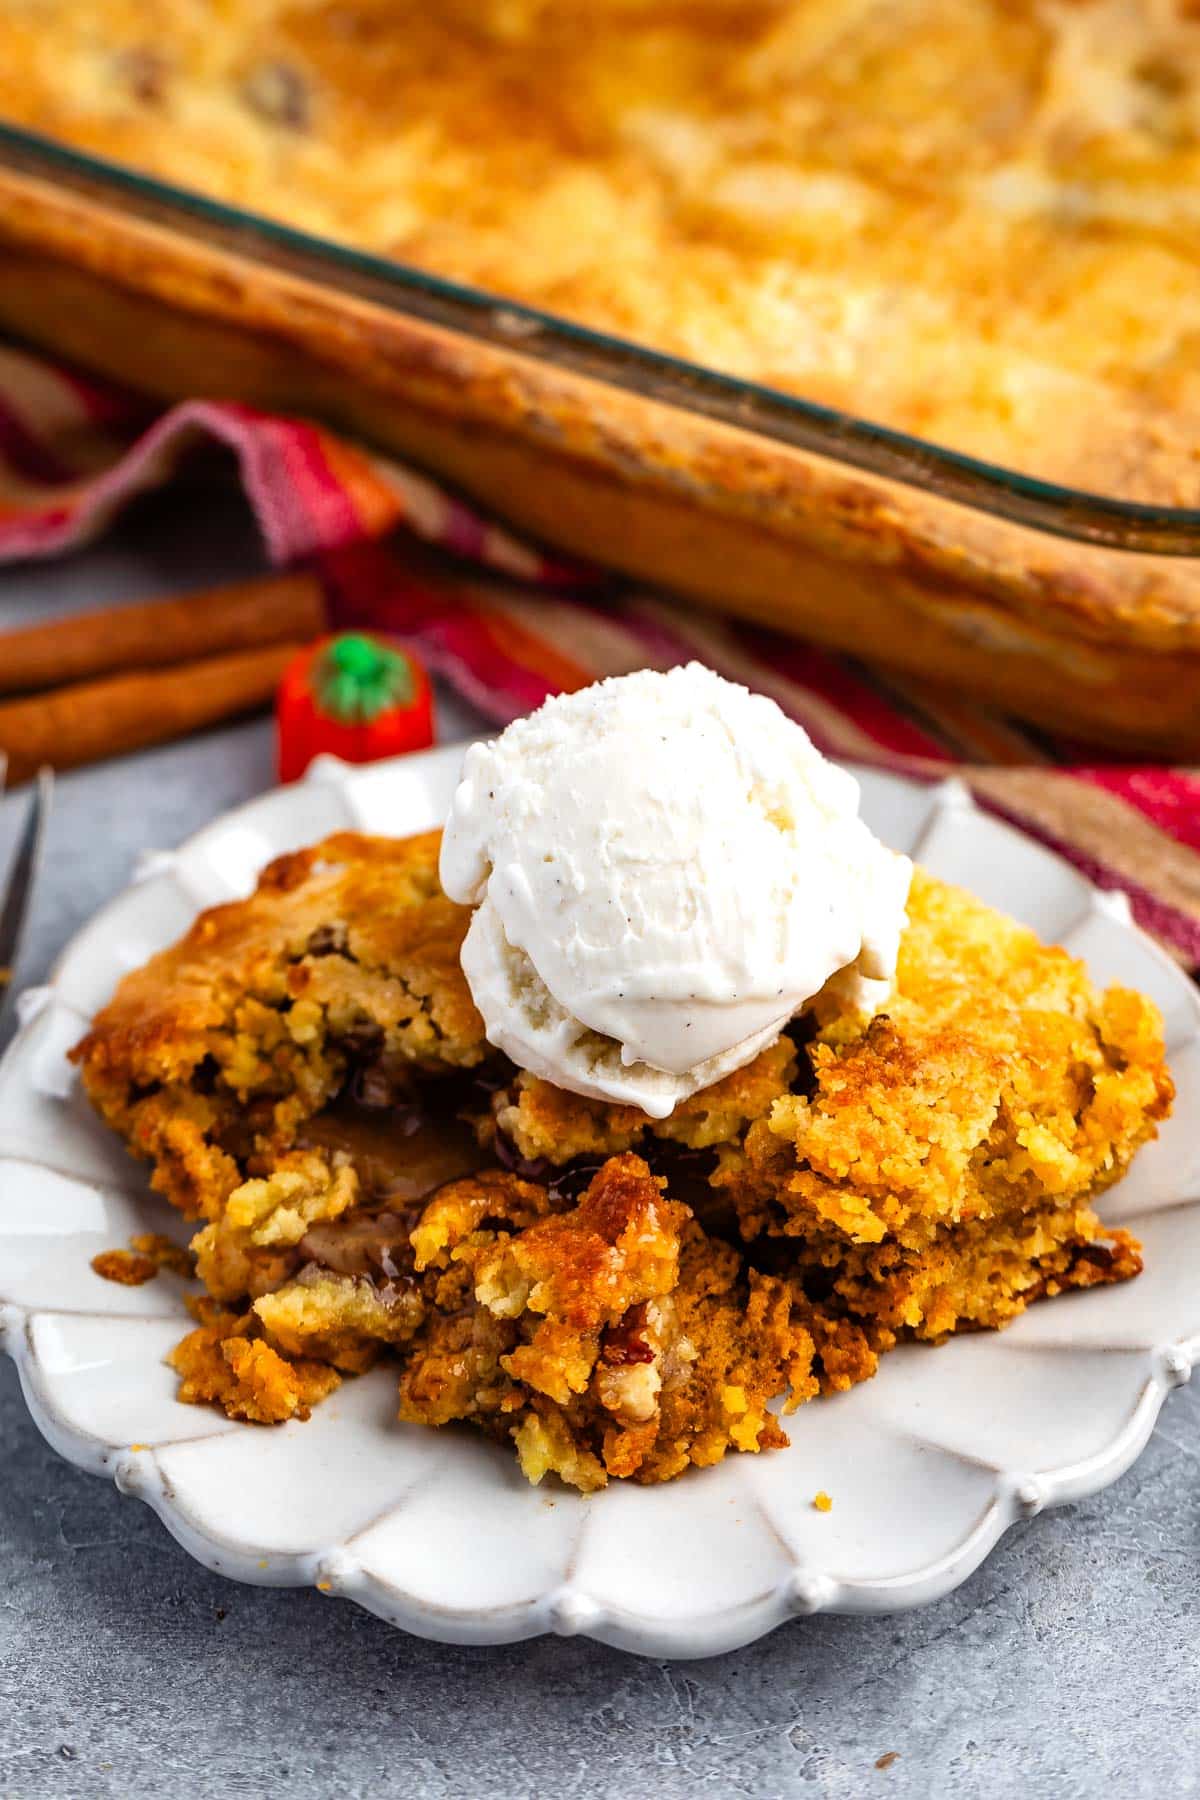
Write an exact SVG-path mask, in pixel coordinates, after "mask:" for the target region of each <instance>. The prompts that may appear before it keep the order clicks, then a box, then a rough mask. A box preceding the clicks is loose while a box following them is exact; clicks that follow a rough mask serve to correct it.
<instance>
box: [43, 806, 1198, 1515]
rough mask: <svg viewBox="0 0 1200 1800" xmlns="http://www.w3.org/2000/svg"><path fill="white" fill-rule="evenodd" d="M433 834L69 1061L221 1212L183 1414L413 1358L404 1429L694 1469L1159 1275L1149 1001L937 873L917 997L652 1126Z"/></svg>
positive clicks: (1161, 1080) (307, 1391) (209, 1249)
mask: <svg viewBox="0 0 1200 1800" xmlns="http://www.w3.org/2000/svg"><path fill="white" fill-rule="evenodd" d="M438 850H439V838H438V834H436V833H433V834H427V835H425V836H420V837H415V838H409V839H405V840H391V839H384V838H376V837H365V836H360V835H356V834H351V833H343V834H340V835H338V836H335V837H332V838H329V839H327V840H326V841H325V842H324V843H321V844H318V845H316V846H314V847H313V848H311V849H308V850H304V851H300V852H298V853H295V854H291V855H287V856H284V857H281V858H279V859H278V860H277V861H276V862H274V863H273V864H272V865H271V866H270V867H269V868H268V869H267V870H265V871H264V873H263V875H262V877H261V879H260V881H259V884H258V888H257V890H256V892H255V893H254V894H253V895H251V896H250V897H249V898H248V899H245V900H239V901H235V902H233V903H231V904H228V905H225V906H220V907H217V908H214V909H213V910H211V911H209V912H206V913H204V914H202V915H201V917H200V918H199V919H198V920H197V921H196V923H195V924H194V925H193V927H192V928H191V930H190V931H189V932H188V934H187V935H186V936H185V937H184V938H183V939H182V940H181V941H180V942H179V943H178V944H176V945H175V946H174V947H173V948H171V949H168V950H166V951H164V952H162V953H161V954H159V955H158V956H156V957H154V958H153V959H152V960H151V961H150V962H149V963H148V964H147V965H146V966H145V967H144V968H141V969H139V970H137V971H135V972H134V973H132V974H130V975H127V976H126V977H125V979H124V980H123V981H122V983H121V984H120V986H119V988H118V990H117V993H116V996H115V998H114V999H113V1000H112V1002H111V1003H110V1004H109V1005H108V1006H107V1007H106V1008H105V1009H104V1010H103V1011H102V1012H101V1013H100V1015H99V1016H98V1017H97V1019H96V1020H95V1023H94V1025H93V1027H92V1029H91V1031H90V1032H89V1034H88V1035H87V1037H86V1038H85V1039H84V1040H83V1042H82V1043H81V1044H80V1045H79V1046H78V1048H77V1049H76V1051H75V1052H74V1055H75V1059H76V1060H77V1062H78V1063H79V1065H80V1067H81V1070H82V1074H83V1080H84V1084H85V1086H86V1088H87V1091H88V1093H89V1095H90V1096H91V1099H92V1101H93V1102H94V1104H95V1105H96V1107H97V1108H98V1110H99V1112H100V1113H101V1115H102V1116H103V1117H104V1118H105V1119H106V1120H107V1121H108V1123H109V1124H110V1125H112V1126H113V1127H114V1128H115V1129H116V1130H117V1131H118V1132H119V1133H120V1134H121V1136H122V1137H123V1138H124V1139H125V1141H126V1142H127V1144H128V1145H129V1147H130V1149H131V1150H132V1151H133V1152H134V1154H135V1155H137V1156H139V1157H142V1158H144V1159H146V1160H147V1161H148V1162H149V1163H150V1164H151V1166H152V1171H153V1173H152V1181H153V1184H154V1186H155V1187H156V1188H157V1189H158V1190H159V1192H160V1193H162V1194H163V1195H164V1196H165V1197H166V1198H167V1199H168V1200H169V1201H170V1202H171V1203H172V1204H173V1205H174V1206H176V1207H178V1208H179V1209H180V1210H181V1211H182V1212H183V1213H184V1214H185V1215H186V1216H187V1217H188V1218H190V1219H192V1220H194V1221H195V1223H196V1227H197V1230H196V1235H195V1237H194V1239H193V1250H194V1254H195V1263H196V1270H197V1273H198V1275H199V1277H200V1280H201V1281H202V1283H203V1284H204V1288H205V1290H206V1293H205V1295H204V1297H203V1298H201V1299H199V1300H198V1301H196V1302H194V1303H193V1306H194V1312H195V1318H196V1322H195V1327H194V1329H193V1330H192V1331H191V1332H190V1333H189V1334H188V1335H187V1336H186V1337H185V1338H184V1339H183V1341H182V1342H181V1343H180V1345H179V1346H178V1348H177V1349H176V1350H175V1352H174V1354H173V1358H172V1360H173V1364H174V1367H175V1369H176V1370H177V1371H178V1375H179V1381H180V1394H181V1397H182V1398H184V1399H186V1400H193V1401H199V1402H212V1403H214V1404H216V1405H218V1406H220V1407H222V1408H223V1409H224V1410H225V1411H226V1412H227V1413H228V1414H229V1415H230V1416H232V1417H235V1418H241V1419H246V1420H254V1421H259V1422H263V1423H270V1422H275V1421H280V1420H286V1419H289V1418H303V1417H305V1416H306V1415H307V1414H308V1412H309V1410H310V1408H311V1407H312V1406H314V1405H315V1404H316V1403H317V1402H318V1401H320V1400H321V1399H322V1398H324V1397H325V1396H326V1395H327V1394H328V1393H329V1392H330V1391H331V1390H332V1389H334V1388H336V1387H337V1385H338V1383H339V1382H340V1381H341V1380H342V1379H343V1377H345V1376H353V1375H354V1374H357V1373H358V1372H360V1371H362V1370H364V1369H366V1368H367V1367H368V1366H369V1365H370V1364H372V1363H374V1362H375V1361H376V1360H377V1359H379V1358H381V1357H382V1358H386V1359H388V1360H389V1361H390V1362H391V1363H392V1364H393V1365H394V1367H395V1368H396V1370H397V1378H398V1383H399V1413H400V1417H401V1419H403V1420H406V1421H410V1422H413V1423H417V1424H423V1425H429V1426H443V1425H448V1424H451V1423H453V1422H455V1421H466V1422H468V1423H470V1424H473V1425H475V1426H477V1427H478V1428H480V1429H481V1430H483V1431H484V1432H486V1433H487V1434H488V1435H489V1436H491V1437H494V1438H496V1439H499V1440H502V1441H504V1442H506V1443H511V1444H512V1446H513V1447H514V1448H515V1450H516V1453H517V1455H518V1456H519V1458H520V1461H521V1466H522V1468H523V1469H524V1471H525V1473H526V1474H527V1475H528V1476H529V1477H530V1479H531V1480H534V1481H537V1480H540V1479H541V1478H542V1477H543V1476H544V1475H546V1474H547V1473H549V1472H554V1473H556V1474H557V1475H559V1476H560V1477H561V1478H562V1479H563V1480H564V1481H566V1482H568V1483H570V1484H571V1485H573V1486H574V1487H576V1488H579V1489H583V1490H590V1489H595V1488H598V1487H601V1486H603V1485H604V1483H605V1482H606V1481H608V1480H610V1479H612V1478H614V1477H623V1476H624V1477H632V1478H633V1479H635V1480H637V1481H642V1482H655V1481H664V1480H668V1479H670V1478H672V1477H673V1476H675V1475H678V1474H680V1473H681V1472H683V1471H684V1470H686V1469H687V1468H688V1467H689V1466H690V1465H693V1464H694V1465H700V1466H704V1465H709V1464H712V1463H715V1462H717V1461H718V1460H719V1459H720V1458H721V1457H723V1456H724V1455H725V1454H726V1452H728V1451H749V1452H754V1451H759V1450H768V1449H771V1448H773V1447H775V1446H778V1445H782V1444H784V1443H786V1442H787V1437H786V1431H785V1426H784V1423H783V1422H782V1418H783V1417H786V1415H787V1414H788V1413H789V1412H791V1411H792V1410H793V1409H794V1408H795V1407H797V1406H799V1405H800V1404H801V1403H802V1402H805V1401H808V1400H810V1399H813V1398H815V1397H817V1396H818V1395H820V1394H825V1393H830V1392H836V1391H838V1390H842V1389H846V1388H849V1387H851V1386H853V1385H854V1384H855V1383H857V1382H859V1381H862V1380H864V1379H866V1378H867V1377H869V1376H870V1375H871V1374H872V1373H873V1371H874V1370H875V1368H876V1365H877V1361H878V1358H879V1357H880V1356H881V1355H882V1354H883V1353H885V1352H886V1351H887V1350H889V1349H891V1348H892V1347H893V1346H894V1345H895V1344H897V1343H898V1342H900V1341H902V1340H904V1339H927V1340H930V1341H931V1342H933V1343H937V1342H940V1341H941V1340H943V1339H945V1338H946V1337H947V1336H949V1335H950V1334H952V1333H954V1332H956V1331H962V1330H969V1329H976V1328H979V1327H992V1326H1003V1325H1004V1324H1006V1323H1007V1322H1008V1321H1009V1320H1010V1319H1011V1318H1013V1316H1014V1315H1015V1314H1017V1313H1019V1312H1020V1311H1021V1310H1022V1309H1023V1308H1024V1307H1026V1306H1027V1305H1029V1304H1030V1303H1031V1302H1033V1301H1037V1300H1041V1299H1043V1298H1044V1297H1047V1296H1053V1295H1057V1294H1061V1293H1063V1292H1064V1291H1066V1290H1068V1289H1071V1288H1082V1287H1092V1286H1095V1285H1098V1284H1103V1283H1108V1282H1116V1281H1124V1280H1126V1279H1128V1278H1130V1277H1131V1276H1134V1275H1136V1274H1137V1273H1138V1270H1139V1268H1140V1266H1141V1265H1140V1259H1139V1254H1138V1247H1137V1245H1136V1243H1135V1242H1134V1241H1133V1240H1132V1238H1131V1237H1130V1236H1129V1234H1128V1233H1127V1232H1125V1231H1121V1230H1113V1229H1108V1228H1106V1227H1104V1226H1103V1225H1102V1224H1101V1223H1100V1222H1099V1220H1098V1219H1097V1216H1096V1213H1095V1211H1094V1210H1093V1202H1094V1201H1095V1198H1096V1196H1097V1195H1098V1194H1099V1193H1100V1192H1101V1191H1102V1190H1103V1189H1104V1188H1106V1187H1107V1186H1108V1185H1109V1184H1110V1183H1112V1182H1114V1181H1115V1180H1117V1179H1118V1177H1119V1176H1120V1175H1121V1174H1122V1172H1123V1171H1124V1170H1125V1168H1126V1167H1127V1166H1128V1164H1129V1161H1130V1159H1131V1157H1132V1156H1133V1155H1134V1153H1135V1151H1136V1150H1137V1149H1138V1147H1139V1145H1141V1144H1143V1143H1144V1142H1145V1141H1146V1140H1147V1139H1148V1138H1150V1137H1152V1136H1153V1135H1154V1131H1155V1124H1156V1121H1158V1120H1160V1119H1161V1118H1163V1117H1164V1116H1165V1114H1166V1112H1167V1111H1168V1109H1169V1105H1170V1100H1171V1094H1172V1086H1171V1080H1170V1076H1169V1074H1168V1072H1167V1069H1166V1066H1165V1062H1164V1056H1163V1043H1162V1032H1161V1023H1160V1020H1159V1018H1158V1015H1157V1013H1156V1011H1155V1008H1154V1007H1153V1005H1152V1004H1151V1003H1150V1002H1149V1001H1147V1000H1145V999H1143V998H1142V997H1141V996H1139V995H1138V994H1135V993H1132V992H1129V991H1127V990H1124V989H1119V988H1111V989H1109V990H1107V991H1105V992H1100V991H1098V990H1097V989H1096V988H1095V987H1094V986H1093V985H1092V983H1091V981H1090V980H1089V978H1088V975H1087V972H1086V970H1085V969H1084V968H1083V966H1082V965H1081V964H1080V963H1079V962H1078V961H1076V960H1074V959H1073V958H1072V957H1070V956H1069V955H1068V954H1067V953H1066V952H1065V951H1063V950H1058V949H1048V948H1045V947H1044V946H1043V945H1041V944H1040V943H1039V942H1038V940H1037V938H1036V937H1035V936H1034V934H1033V933H1032V932H1030V931H1028V930H1026V929H1025V928H1024V927H1022V926H1019V925H1017V924H1014V923H1013V922H1012V921H1011V920H1009V919H1007V918H1004V917H1002V916H1000V915H999V914H997V913H995V912H994V911H991V910H990V909H989V908H987V907H986V906H984V905H982V904H981V903H980V902H979V901H977V900H975V899H973V898H971V897H970V896H969V895H967V894H966V893H964V892H962V891H960V890H958V889H956V888H952V887H948V886H946V885H945V884H943V883H942V882H940V881H937V880H934V879H933V878H932V877H930V876H928V875H927V874H925V873H923V872H922V871H921V870H919V869H918V870H917V871H916V872H915V874H914V876H913V881H912V888H911V892H910V894H909V898H908V917H909V923H908V926H907V929H906V930H905V932H904V935H903V938H902V941H901V945H900V953H899V962H898V966H897V970H896V977H895V983H894V990H893V992H892V995H891V998H890V1000H889V1001H888V1003H887V1006H886V1011H885V1012H882V1013H880V1014H879V1015H877V1016H876V1017H875V1018H873V1019H872V1020H870V1021H869V1022H866V1021H864V1019H863V1017H862V1015H861V1013H859V1012H850V1011H845V1012H841V1013H839V1012H838V1010H837V1009H836V1008H835V1009H833V1010H832V1011H830V1010H828V1009H825V1010H823V1013H822V1017H821V1021H820V1023H819V1025H818V1023H817V1022H816V1020H815V1019H814V1018H813V1017H812V1016H811V1015H809V1014H805V1015H803V1016H802V1017H801V1018H799V1019H797V1020H796V1021H794V1022H793V1023H792V1024H791V1025H790V1026H789V1027H787V1028H786V1029H785V1030H784V1031H783V1033H782V1034H781V1035H779V1036H778V1037H777V1038H775V1040H774V1041H773V1042H771V1043H770V1044H768V1045H767V1047H765V1048H764V1049H762V1050H760V1051H759V1053H758V1054H757V1056H755V1057H754V1059H753V1060H752V1061H750V1062H749V1063H747V1064H745V1065H744V1066H742V1067H740V1068H737V1069H735V1070H733V1071H732V1072H731V1073H730V1074H728V1075H726V1076H725V1077H724V1078H723V1079H721V1080H720V1081H719V1082H717V1083H716V1084H714V1085H712V1086H709V1087H707V1088H705V1089H703V1090H702V1091H700V1092H698V1093H696V1094H694V1095H692V1096H691V1097H690V1098H687V1099H685V1100H683V1101H681V1102H680V1103H679V1104H678V1105H677V1106H676V1107H674V1109H673V1110H672V1111H671V1112H670V1113H669V1114H668V1115H667V1116H665V1117H662V1118H652V1117H650V1116H649V1115H648V1114H646V1113H642V1112H639V1111H638V1110H637V1109H636V1108H633V1107H630V1106H626V1105H619V1104H606V1103H604V1102H602V1101H598V1100H595V1099H589V1098H585V1097H582V1096H580V1095H578V1094H574V1093H567V1092H564V1091H563V1090H561V1089H559V1088H556V1087H554V1086H553V1085H551V1084H550V1083H548V1082H547V1081H545V1080H543V1079H540V1078H538V1077H536V1076H532V1075H530V1074H528V1073H526V1072H523V1071H520V1070H518V1069H517V1068H516V1067H515V1066H514V1065H513V1064H512V1063H511V1062H509V1061H507V1060H506V1059H505V1058H504V1057H503V1056H502V1055H500V1054H499V1053H498V1052H496V1051H495V1050H494V1049H493V1048H492V1047H491V1046H490V1045H489V1043H488V1042H487V1040H486V1037H485V1035H484V1031H483V1025H482V1021H481V1019H480V1016H479V1014H478V1012H477V1011H476V1008H475V1005H474V1003H473V1000H472V996H471V992H470V991H469V989H468V986H467V983H466V980H465V978H464V975H463V971H462V966H461V963H460V949H461V945H462V940H463V936H464V933H465V931H466V929H467V924H468V919H469V917H470V915H469V913H468V911H467V910H466V909H465V908H463V907H459V906H456V905H454V904H452V903H451V902H450V901H449V900H448V899H447V898H446V897H445V895H444V893H443V891H442V889H441V886H440V884H439V879H438ZM774 1402H779V1403H780V1406H779V1407H778V1408H776V1407H774V1406H773V1404H772V1403H774ZM777 1414H779V1415H782V1417H781V1416H777Z"/></svg>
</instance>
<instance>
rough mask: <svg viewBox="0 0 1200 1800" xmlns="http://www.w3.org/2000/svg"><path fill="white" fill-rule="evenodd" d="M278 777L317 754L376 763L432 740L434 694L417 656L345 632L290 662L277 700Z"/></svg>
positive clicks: (287, 777)
mask: <svg viewBox="0 0 1200 1800" xmlns="http://www.w3.org/2000/svg"><path fill="white" fill-rule="evenodd" d="M275 723H276V737H277V745H278V763H279V779H280V780H281V781H295V780H296V778H297V776H300V775H303V773H304V771H305V769H307V767H308V765H309V763H310V762H311V761H312V759H313V757H314V756H320V755H321V754H322V753H328V754H330V755H332V756H340V757H341V758H342V759H343V761H345V762H352V763H365V762H377V761H378V760H379V759H380V758H381V757H385V756H399V755H401V754H402V753H403V752H404V751H406V750H424V749H425V748H426V747H427V746H428V745H430V744H432V742H433V692H432V689H431V687H430V683H429V677H428V675H427V674H426V673H425V670H424V669H423V668H422V666H421V664H420V663H419V662H418V661H417V659H416V657H415V656H412V655H411V654H409V653H408V652H407V651H404V650H400V649H397V647H396V646H395V645H394V644H389V643H387V642H386V641H385V640H384V639H383V638H377V637H372V636H371V635H369V634H368V633H366V632H361V631H345V632H340V633H339V634H338V635H337V636H336V637H330V638H322V639H320V640H319V641H318V642H317V643H315V644H310V645H309V646H308V648H307V649H305V650H302V651H301V652H300V654H299V655H298V656H297V657H295V658H294V659H293V660H292V662H290V663H289V664H288V666H287V668H286V669H285V670H284V672H283V679H282V681H281V682H280V684H279V689H278V692H277V694H276V696H275Z"/></svg>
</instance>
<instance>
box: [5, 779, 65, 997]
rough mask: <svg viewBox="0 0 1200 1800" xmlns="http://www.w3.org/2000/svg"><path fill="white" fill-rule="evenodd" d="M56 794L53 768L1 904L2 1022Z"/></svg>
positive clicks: (34, 805)
mask: <svg viewBox="0 0 1200 1800" xmlns="http://www.w3.org/2000/svg"><path fill="white" fill-rule="evenodd" d="M53 793H54V777H53V775H52V774H51V773H50V770H49V769H39V770H38V774H37V782H36V784H35V787H34V791H33V798H32V800H31V801H30V804H29V807H28V810H27V811H26V814H25V823H24V825H23V827H22V829H21V836H20V840H19V842H18V844H17V849H16V854H15V855H14V857H13V860H12V866H11V868H10V869H9V873H8V884H7V887H6V890H5V894H4V899H3V902H2V903H0V989H2V997H0V1022H2V1021H3V1019H4V1015H5V1013H6V1011H7V1008H8V1005H9V1002H10V999H11V996H12V986H13V974H14V971H15V969H16V966H17V957H18V956H19V955H20V953H21V937H22V934H23V932H24V929H25V921H26V918H27V917H28V911H29V896H30V894H31V892H32V890H33V884H34V881H35V879H36V877H37V872H38V867H39V865H40V863H41V857H42V846H43V844H44V842H45V835H46V819H47V817H48V815H49V812H50V801H51V798H52V796H53Z"/></svg>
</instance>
